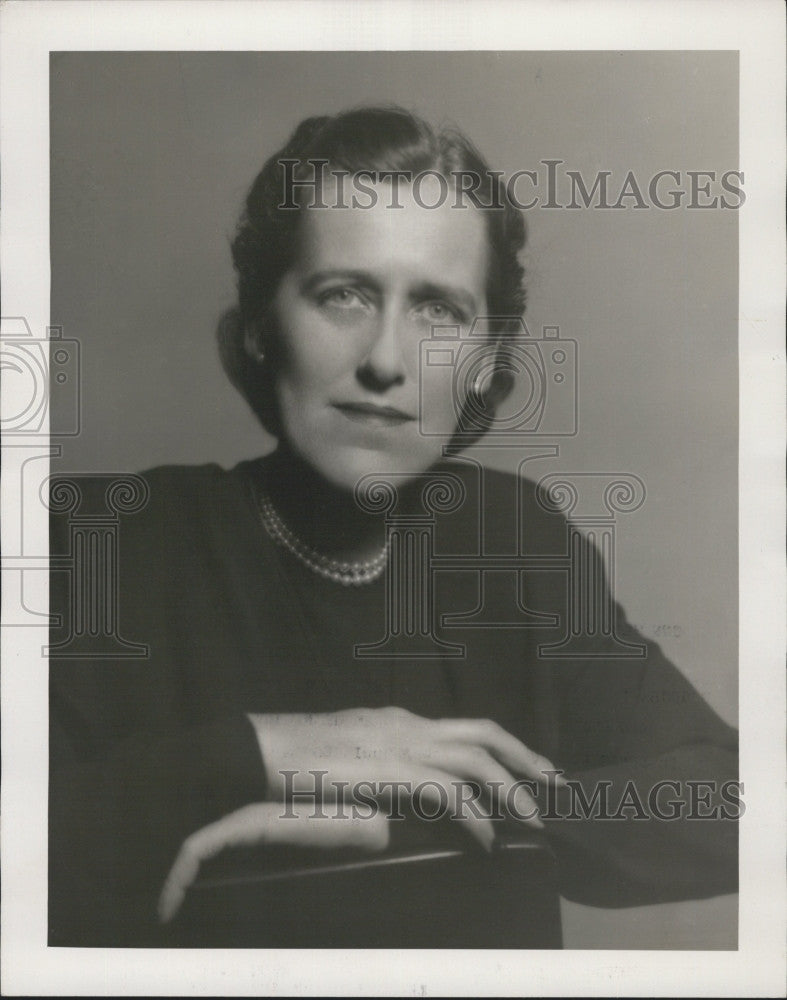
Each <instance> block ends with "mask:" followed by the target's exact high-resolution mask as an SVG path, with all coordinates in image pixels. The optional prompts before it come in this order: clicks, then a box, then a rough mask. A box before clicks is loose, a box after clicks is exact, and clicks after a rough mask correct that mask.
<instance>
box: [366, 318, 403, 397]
mask: <svg viewBox="0 0 787 1000" xmlns="http://www.w3.org/2000/svg"><path fill="white" fill-rule="evenodd" d="M403 322H404V321H403V320H401V319H400V318H399V317H398V315H397V313H396V311H395V310H394V309H386V310H385V311H383V312H382V313H381V314H380V315H379V318H378V321H377V323H376V326H375V329H374V331H373V340H372V343H371V344H370V346H369V349H368V350H367V352H366V354H365V355H364V356H363V358H362V359H361V361H360V363H359V365H358V371H357V375H358V379H359V381H360V382H361V383H362V384H363V385H364V386H365V387H366V388H368V389H371V390H373V391H375V392H383V391H385V390H386V389H390V388H392V387H393V386H396V385H401V384H402V383H403V382H404V381H405V378H406V377H407V368H406V366H405V360H404V354H403V352H402V332H403V331H402V329H401V324H402V323H403Z"/></svg>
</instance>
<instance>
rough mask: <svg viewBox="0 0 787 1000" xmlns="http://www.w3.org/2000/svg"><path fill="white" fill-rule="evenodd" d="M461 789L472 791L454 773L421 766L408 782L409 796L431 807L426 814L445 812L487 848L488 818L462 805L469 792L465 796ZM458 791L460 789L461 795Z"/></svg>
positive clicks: (433, 815) (491, 830) (490, 825)
mask: <svg viewBox="0 0 787 1000" xmlns="http://www.w3.org/2000/svg"><path fill="white" fill-rule="evenodd" d="M465 789H467V790H468V791H470V792H472V791H473V789H471V788H469V787H468V785H467V782H465V781H463V780H462V779H461V778H460V777H458V776H457V775H454V774H449V773H448V772H447V771H440V770H434V769H430V770H428V771H427V770H425V771H423V772H422V773H420V774H418V775H416V776H414V781H413V783H412V791H413V798H414V799H415V798H416V797H418V798H419V799H420V800H422V801H423V802H427V803H429V804H430V806H431V807H432V809H433V812H431V813H429V814H428V817H429V818H433V819H440V818H442V817H443V816H449V817H450V818H451V819H455V820H457V821H459V822H461V823H465V824H466V827H465V829H466V830H467V832H468V833H469V834H470V836H472V837H474V838H475V839H476V840H477V841H478V843H479V844H480V845H481V847H483V849H484V850H485V851H491V850H492V844H493V843H494V840H495V828H494V825H493V823H492V820H491V818H490V817H489V816H487V815H485V814H484V813H483V812H480V813H479V812H478V811H477V810H474V809H472V808H469V807H468V806H467V805H466V803H467V801H468V799H472V798H473V795H472V794H471V795H469V796H468V795H467V794H466V793H465V792H464V790H465ZM460 792H462V793H463V794H462V795H461V796H460ZM424 812H426V811H425V810H424Z"/></svg>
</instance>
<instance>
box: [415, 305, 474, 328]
mask: <svg viewBox="0 0 787 1000" xmlns="http://www.w3.org/2000/svg"><path fill="white" fill-rule="evenodd" d="M421 311H422V313H423V315H424V316H425V317H426V318H427V319H428V320H429V322H430V323H449V322H453V323H461V322H462V321H463V319H464V317H463V315H462V314H461V313H460V311H459V310H458V309H456V308H455V307H454V306H451V305H449V304H448V303H447V302H425V303H424V305H423V306H421Z"/></svg>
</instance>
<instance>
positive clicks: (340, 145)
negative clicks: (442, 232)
mask: <svg viewBox="0 0 787 1000" xmlns="http://www.w3.org/2000/svg"><path fill="white" fill-rule="evenodd" d="M286 160H289V161H293V160H295V161H298V163H299V164H304V165H305V164H307V163H308V161H314V160H322V161H326V163H327V166H328V167H329V169H333V170H342V171H346V172H347V173H348V174H349V175H355V174H358V173H360V172H361V171H375V172H377V173H379V172H383V171H388V172H390V171H397V172H398V171H402V172H404V171H406V172H410V173H411V174H412V175H416V174H418V173H421V172H423V171H434V172H436V173H438V174H440V175H441V176H443V177H445V178H446V179H447V180H449V181H451V179H452V175H454V176H455V175H456V174H457V173H459V172H463V173H472V174H473V175H474V176H475V177H476V178H479V179H480V184H479V186H478V187H477V188H475V189H474V192H473V195H474V199H475V202H474V203H475V204H476V205H477V206H478V207H479V210H480V211H482V212H483V214H484V216H485V220H486V226H487V237H488V247H489V268H488V277H487V304H488V307H489V311H490V313H491V314H493V315H496V316H521V315H522V313H523V312H524V308H525V290H524V283H523V281H524V268H523V266H522V264H521V262H520V260H519V254H520V252H521V250H522V249H523V247H524V244H525V223H524V217H523V216H522V213H521V212H520V211H519V210H518V209H516V208H515V207H514V206H513V205H512V204H511V202H510V200H509V199H508V198H507V197H506V196H505V189H504V185H503V184H502V182H501V180H500V175H499V174H496V173H493V172H492V171H491V170H490V168H489V166H488V164H487V163H486V161H485V160H484V158H483V157H482V156H481V154H480V153H479V152H478V150H477V149H476V148H475V146H474V145H473V144H472V143H471V142H470V140H469V139H468V138H467V137H466V136H465V135H463V134H462V133H461V132H460V131H459V130H458V129H455V128H442V129H440V130H435V129H433V128H432V127H431V126H430V125H429V124H428V123H427V122H426V121H424V120H423V119H422V118H419V117H418V116H417V115H415V114H412V113H411V112H409V111H406V110H405V109H403V108H400V107H395V106H390V107H364V108H357V109H352V110H348V111H343V112H341V113H339V114H336V115H325V116H320V117H314V118H306V119H304V120H303V121H302V122H301V123H300V124H299V125H298V127H297V128H296V129H295V131H294V132H293V134H292V135H291V137H290V138H289V140H288V141H287V143H286V144H285V145H284V146H283V147H282V148H281V149H280V150H278V151H277V152H276V153H274V154H273V155H272V156H271V157H270V158H269V159H268V160H267V161H266V162H265V164H264V165H263V167H262V170H261V171H260V172H259V174H258V175H257V177H256V179H255V180H254V183H253V184H252V186H251V189H250V191H249V194H248V197H247V198H246V203H245V207H244V211H243V214H242V216H241V219H240V222H239V224H238V228H237V232H236V234H235V238H234V240H233V241H232V260H233V264H234V266H235V271H236V274H237V283H238V306H237V308H235V309H232V310H230V311H229V312H228V313H225V315H224V316H223V317H222V319H221V321H220V322H219V327H218V331H217V335H218V341H219V350H220V354H221V360H222V364H223V366H224V369H225V371H226V372H227V374H228V376H229V377H230V380H231V381H232V382H233V384H234V385H235V386H236V388H238V389H239V391H240V392H241V393H242V395H243V396H244V397H245V398H246V400H247V402H248V403H249V404H250V406H251V407H252V409H253V410H254V412H255V413H256V415H257V417H258V418H259V419H260V421H261V422H262V424H263V426H264V427H266V429H267V430H269V431H271V432H272V433H274V434H276V433H277V428H276V414H275V404H274V393H273V391H272V389H273V386H272V379H273V377H274V374H275V344H272V345H271V347H272V348H273V352H272V354H271V356H270V357H269V358H266V364H264V365H262V366H260V365H259V364H258V363H256V362H255V361H254V360H253V359H252V358H251V357H250V356H249V354H248V351H247V349H246V331H247V330H248V329H249V328H250V327H251V326H253V325H255V324H259V323H264V322H265V321H266V319H267V320H268V321H269V317H270V306H271V304H272V302H273V299H274V297H275V295H276V292H277V289H278V286H279V282H280V281H281V279H282V277H283V276H284V274H285V273H286V272H287V271H288V269H289V268H290V266H291V264H292V261H293V259H294V255H295V253H296V252H297V233H298V226H299V221H300V217H301V212H300V210H298V209H297V208H296V209H293V208H285V207H282V202H283V200H284V198H285V191H286V187H285V185H286V182H287V175H286V174H285V167H284V166H283V163H282V161H286ZM311 169H312V173H313V170H314V168H313V167H312V168H311ZM295 171H296V176H297V175H298V168H297V167H296V168H295ZM291 176H292V174H290V177H291ZM484 206H494V207H488V208H485V207H484Z"/></svg>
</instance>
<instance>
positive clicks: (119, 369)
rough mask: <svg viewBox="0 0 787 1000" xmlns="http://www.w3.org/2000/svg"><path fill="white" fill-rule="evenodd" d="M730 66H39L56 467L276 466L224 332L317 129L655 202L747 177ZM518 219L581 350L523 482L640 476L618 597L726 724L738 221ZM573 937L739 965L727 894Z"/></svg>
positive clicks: (128, 56)
mask: <svg viewBox="0 0 787 1000" xmlns="http://www.w3.org/2000/svg"><path fill="white" fill-rule="evenodd" d="M737 66H738V64H737V54H736V53H731V52H702V53H696V52H687V53H681V52H658V53H648V52H626V53H619V52H532V53H529V52H505V53H497V52H439V53H434V52H422V53H413V52H373V53H348V52H335V53H324V52H296V53H57V54H54V55H53V56H52V60H51V192H52V203H51V204H52V209H51V261H52V300H51V301H52V310H51V320H52V323H53V324H57V325H60V326H62V327H63V334H64V336H66V337H73V338H76V339H78V340H79V341H80V343H81V351H82V372H81V385H82V431H81V433H80V435H79V436H77V437H74V438H70V439H63V445H64V447H63V458H62V460H61V461H60V462H59V463H58V464H57V465H56V466H55V468H56V469H58V470H70V471H128V470H137V469H143V468H148V467H150V466H153V465H157V464H161V463H172V462H174V463H201V462H208V461H217V462H219V463H220V464H222V465H224V466H231V465H232V464H234V463H235V462H236V461H238V460H239V459H241V458H246V457H251V456H254V455H257V454H260V453H261V451H263V450H265V449H266V448H267V447H269V444H270V441H269V439H268V438H267V437H266V436H265V435H264V433H263V432H262V430H261V429H260V428H259V426H258V425H257V423H256V421H255V420H254V418H253V417H252V415H251V414H250V412H249V411H248V410H247V408H246V406H245V404H244V402H243V401H242V400H241V399H240V398H239V397H238V396H237V395H236V394H235V392H234V390H233V389H232V388H231V387H230V386H229V384H228V383H227V382H226V380H225V378H224V376H223V373H222V371H221V368H220V366H219V362H218V359H217V356H216V351H215V347H214V328H215V322H216V319H217V318H218V315H219V313H220V312H221V310H222V309H224V308H226V307H227V306H228V305H231V304H232V302H233V298H234V278H233V273H232V269H231V265H230V258H229V239H230V238H231V235H232V233H233V230H234V226H235V222H236V219H237V216H238V213H239V210H240V207H241V205H242V201H243V198H244V195H245V193H246V190H247V188H248V185H249V184H250V183H251V180H252V179H253V177H254V176H255V174H256V172H257V171H258V170H259V168H260V166H261V165H262V162H263V161H264V159H265V158H266V157H267V156H268V155H270V153H272V152H273V151H274V150H275V149H277V148H278V147H279V146H280V145H281V144H282V143H283V141H284V140H285V139H286V138H287V136H288V135H289V133H290V132H291V130H292V128H293V127H294V125H295V124H296V123H297V122H298V121H299V120H300V119H301V118H303V117H305V116H306V115H313V114H321V113H330V112H334V111H337V110H340V109H342V108H345V107H347V106H350V105H357V104H366V103H373V102H385V103H387V102H396V103H399V104H403V105H405V106H406V107H410V108H412V109H413V110H415V111H417V112H419V113H421V114H422V115H424V116H425V117H427V118H428V119H430V120H431V121H433V122H435V123H440V122H444V121H451V122H455V123H456V124H458V125H459V126H460V127H461V128H462V129H463V130H465V131H466V132H467V134H468V135H469V136H470V137H471V138H472V139H473V141H474V142H475V143H476V144H477V145H478V146H479V147H480V149H481V150H482V152H483V153H484V154H485V155H486V157H487V158H488V160H489V161H490V163H491V165H492V166H493V167H494V168H496V169H500V170H504V171H506V173H507V174H510V173H512V172H513V171H515V170H522V169H528V170H538V171H539V172H541V173H543V171H544V168H543V167H541V166H539V161H541V160H543V159H548V158H553V159H562V160H564V161H565V163H564V165H563V166H562V167H561V168H560V169H561V170H565V169H574V170H579V171H581V173H582V175H583V177H585V178H586V179H587V180H591V179H592V178H593V177H594V175H595V174H596V172H597V171H599V170H611V171H613V179H612V181H611V189H612V190H613V191H616V190H617V189H619V186H620V184H621V183H622V181H623V178H624V177H625V174H626V172H627V171H629V170H632V171H634V173H635V175H636V177H637V179H638V180H639V181H640V182H641V185H642V186H643V187H644V186H646V185H647V182H648V179H649V178H650V177H651V176H652V175H653V174H654V173H656V172H658V171H659V170H679V171H683V172H684V173H685V171H687V170H716V171H717V173H722V172H724V171H726V170H734V169H737V167H738V70H737ZM687 184H688V181H687V179H686V178H685V176H684V184H683V185H682V186H684V187H685V186H687ZM668 186H669V185H667V187H668ZM522 191H523V196H524V193H525V192H526V191H527V188H523V189H522ZM562 200H564V201H567V200H568V198H567V197H566V196H565V195H564V196H563V198H562ZM629 204H630V202H629ZM527 219H528V226H529V234H530V236H529V244H528V250H527V255H526V260H525V263H526V266H527V269H528V295H529V304H528V312H527V321H528V325H529V326H530V329H531V330H532V331H534V332H536V331H539V330H540V328H541V326H542V325H557V326H559V327H560V329H561V334H562V335H563V336H565V337H571V338H574V339H575V340H577V341H578V343H579V352H580V365H579V382H580V400H581V408H580V433H579V434H578V435H577V436H576V437H575V438H570V439H565V440H563V441H562V442H561V447H560V457H559V459H557V460H554V461H549V462H537V463H533V464H532V465H531V466H530V467H529V471H528V474H529V475H531V476H536V475H540V474H542V473H546V472H551V471H556V470H566V471H612V472H632V473H635V474H637V475H639V476H640V478H641V479H643V480H644V482H645V484H646V487H647V500H646V503H645V505H644V507H643V508H642V509H641V510H639V511H637V512H636V513H635V514H632V515H629V516H628V518H625V517H624V518H621V519H620V521H619V530H618V561H617V588H616V593H617V595H618V597H619V598H620V599H621V600H622V602H623V603H624V605H625V607H626V609H627V611H628V613H629V617H630V619H631V621H632V622H633V623H635V624H637V625H638V626H639V627H640V628H641V630H642V632H643V633H644V634H645V635H646V636H647V637H649V638H651V637H654V636H655V635H657V634H658V628H659V626H668V627H669V629H670V634H668V636H667V637H665V638H662V639H661V640H660V641H662V645H663V647H664V649H665V651H666V652H667V654H668V655H669V656H671V657H672V659H673V660H674V661H675V662H676V663H677V664H678V666H680V667H681V669H682V670H683V671H684V672H685V673H686V674H687V676H688V677H689V678H690V679H691V680H692V682H693V683H694V684H695V686H696V687H697V688H698V689H699V690H700V692H701V693H702V694H703V695H704V696H705V697H706V698H707V699H708V700H709V701H710V702H711V704H712V705H713V706H714V707H715V708H716V709H717V711H719V712H720V713H721V714H722V715H723V716H724V717H725V718H726V719H728V720H729V721H732V722H734V721H735V718H736V712H737V607H738V601H737V401H738V392H737V288H738V284H737V214H736V213H735V212H734V211H721V210H706V211H687V210H685V209H680V210H676V211H659V210H656V209H650V210H632V209H627V210H625V211H599V210H580V211H569V210H563V211H558V210H552V211H550V210H545V209H534V210H532V211H529V212H528V213H527ZM57 415H58V404H55V406H54V421H55V424H56V423H57V418H58V416H57ZM676 627H677V628H676ZM662 632H663V630H662ZM564 918H565V932H566V944H567V946H569V947H621V948H622V947H653V946H654V942H655V941H659V942H660V943H661V945H662V946H663V947H682V948H694V947H705V948H714V947H715V948H725V947H735V934H736V931H735V928H736V908H735V899H734V897H724V898H720V899H716V900H708V901H700V902H691V903H685V904H679V905H669V906H655V907H647V908H637V909H636V910H632V911H622V912H620V911H619V912H615V911H611V912H608V911H595V910H590V909H588V908H585V907H581V906H578V905H574V904H566V905H565V907H564Z"/></svg>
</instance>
